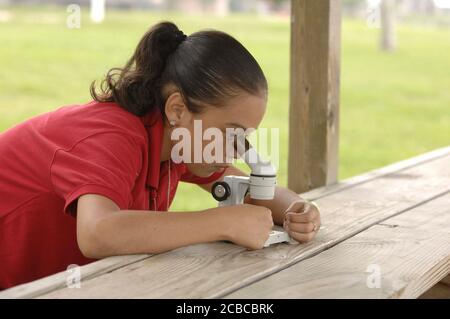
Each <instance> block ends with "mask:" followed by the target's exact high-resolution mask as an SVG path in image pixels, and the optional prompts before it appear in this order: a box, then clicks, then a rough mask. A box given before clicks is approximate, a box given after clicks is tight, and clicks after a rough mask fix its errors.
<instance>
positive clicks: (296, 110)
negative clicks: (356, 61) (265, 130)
mask: <svg viewBox="0 0 450 319" xmlns="http://www.w3.org/2000/svg"><path fill="white" fill-rule="evenodd" d="M291 11H292V13H291V83H290V110H289V161H288V187H289V188H290V189H292V190H293V191H295V192H297V193H302V192H305V191H307V190H310V189H312V188H316V187H319V186H323V185H328V184H332V183H335V182H337V177H338V146H339V145H338V142H339V134H338V133H339V71H340V41H341V36H340V34H341V1H340V0H292V1H291Z"/></svg>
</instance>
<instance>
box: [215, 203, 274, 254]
mask: <svg viewBox="0 0 450 319" xmlns="http://www.w3.org/2000/svg"><path fill="white" fill-rule="evenodd" d="M224 208H225V209H226V211H224V214H225V216H226V222H225V224H226V227H227V229H228V234H229V236H227V237H228V239H229V240H230V241H232V242H233V243H235V244H236V245H239V246H243V247H246V248H248V249H251V250H253V249H261V248H263V246H264V243H265V242H266V240H267V239H268V238H269V234H270V232H271V231H272V228H273V219H272V211H271V210H270V209H269V208H266V207H263V206H256V205H251V204H240V205H233V206H225V207H224Z"/></svg>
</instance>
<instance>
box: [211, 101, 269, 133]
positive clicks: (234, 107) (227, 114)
mask: <svg viewBox="0 0 450 319" xmlns="http://www.w3.org/2000/svg"><path fill="white" fill-rule="evenodd" d="M266 104H267V100H266V97H265V96H264V95H252V94H249V93H242V94H240V95H238V96H235V97H233V98H231V99H229V100H228V101H227V102H226V103H225V105H223V106H221V107H212V108H210V111H211V113H210V115H211V116H213V117H214V118H215V121H216V123H219V122H220V123H221V124H222V125H223V126H226V127H231V126H242V127H243V128H257V127H258V126H259V123H260V122H261V121H262V119H263V117H264V113H265V111H266Z"/></svg>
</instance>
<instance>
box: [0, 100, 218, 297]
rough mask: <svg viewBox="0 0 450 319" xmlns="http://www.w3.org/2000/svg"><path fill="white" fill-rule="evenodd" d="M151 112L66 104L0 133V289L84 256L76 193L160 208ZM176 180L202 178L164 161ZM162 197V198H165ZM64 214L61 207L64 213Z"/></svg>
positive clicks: (161, 177) (161, 171)
mask: <svg viewBox="0 0 450 319" xmlns="http://www.w3.org/2000/svg"><path fill="white" fill-rule="evenodd" d="M162 134H163V121H162V117H161V115H160V114H159V112H157V113H154V114H149V115H147V116H144V117H142V118H141V117H138V116H135V115H133V114H131V113H129V112H127V111H125V110H124V109H122V108H121V107H119V106H118V105H116V104H114V103H97V102H90V103H88V104H84V105H71V106H65V107H62V108H59V109H57V110H56V111H53V112H49V113H45V114H42V115H39V116H36V117H34V118H32V119H30V120H28V121H25V122H23V123H21V124H19V125H17V126H15V127H13V128H11V129H9V130H7V131H5V132H3V133H1V134H0V289H5V288H8V287H12V286H15V285H17V284H21V283H25V282H29V281H32V280H35V279H38V278H41V277H44V276H48V275H51V274H54V273H56V272H59V271H63V270H66V269H67V266H68V265H70V264H77V265H83V264H86V263H89V262H92V261H93V260H92V259H87V258H85V257H84V256H83V255H82V254H81V251H80V250H79V248H78V245H77V239H76V220H75V216H76V214H75V212H76V200H77V199H78V197H80V196H81V195H83V194H100V195H103V196H106V197H108V198H110V199H111V200H113V201H114V202H115V203H116V204H117V205H118V206H119V207H120V209H134V210H166V205H167V186H168V166H167V161H166V162H163V163H161V162H160V155H161V146H162ZM170 174H171V175H170V176H171V190H170V203H171V202H172V200H173V197H174V195H175V192H176V189H177V185H178V182H179V181H180V180H181V181H186V182H191V183H197V184H202V183H209V182H212V181H214V180H216V179H218V178H219V177H220V176H221V175H222V174H223V171H222V172H218V173H214V174H213V175H211V176H210V177H208V178H200V177H197V176H194V175H193V174H191V173H190V172H189V171H188V170H187V168H186V166H185V165H184V164H183V163H181V164H175V163H173V162H172V163H171V172H170ZM170 203H169V205H170ZM67 213H69V214H67Z"/></svg>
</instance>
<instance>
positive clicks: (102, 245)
mask: <svg viewBox="0 0 450 319" xmlns="http://www.w3.org/2000/svg"><path fill="white" fill-rule="evenodd" d="M221 216H224V215H223V214H220V211H219V210H217V209H210V210H204V211H196V212H189V213H182V212H158V211H133V210H120V209H119V207H118V206H117V205H116V204H115V203H114V202H113V201H112V200H110V199H108V198H107V197H104V196H101V195H95V194H87V195H83V196H81V197H80V198H79V199H78V207H77V239H78V245H79V247H80V250H81V252H82V253H83V255H85V256H86V257H89V258H96V259H99V258H103V257H107V256H113V255H124V254H140V253H160V252H163V251H168V250H171V249H174V248H178V247H181V246H185V245H190V244H196V243H202V242H212V241H218V240H227V239H228V237H227V234H226V233H225V231H224V230H226V229H225V228H224V227H223V226H222V225H223V221H222V220H221V218H222V217H221Z"/></svg>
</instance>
